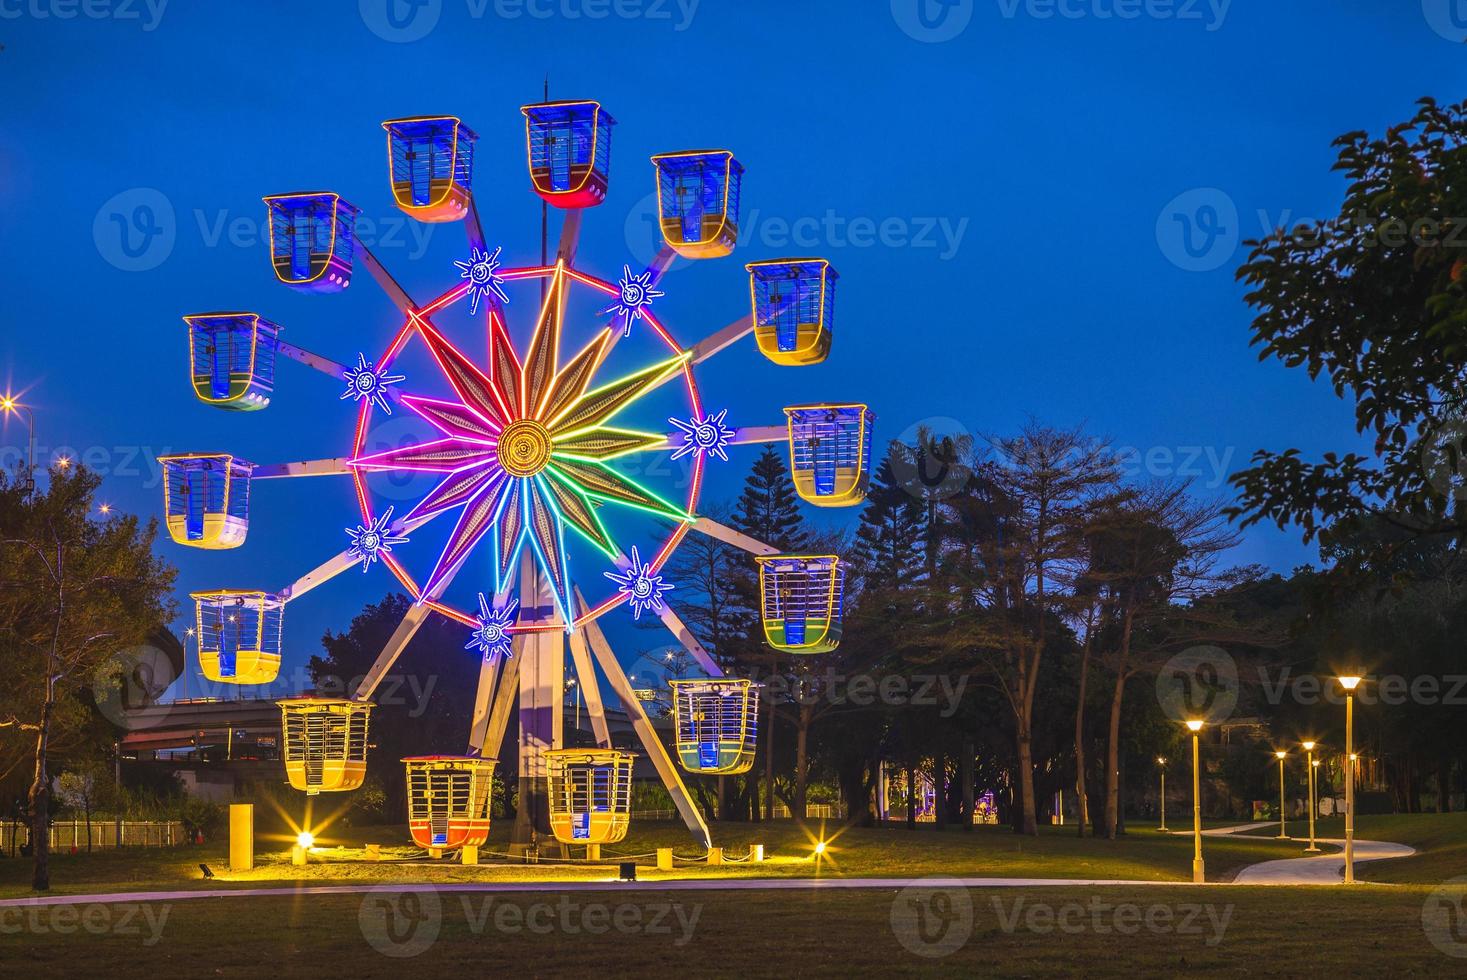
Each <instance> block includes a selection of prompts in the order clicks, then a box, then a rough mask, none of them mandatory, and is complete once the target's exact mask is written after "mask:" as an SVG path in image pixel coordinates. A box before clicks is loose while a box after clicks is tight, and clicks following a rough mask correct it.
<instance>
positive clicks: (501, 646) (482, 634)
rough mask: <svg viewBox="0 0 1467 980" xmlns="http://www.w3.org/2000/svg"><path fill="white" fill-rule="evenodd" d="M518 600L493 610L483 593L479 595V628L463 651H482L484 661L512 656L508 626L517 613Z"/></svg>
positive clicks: (512, 600)
mask: <svg viewBox="0 0 1467 980" xmlns="http://www.w3.org/2000/svg"><path fill="white" fill-rule="evenodd" d="M519 608H520V603H519V600H518V599H511V600H510V601H509V605H507V606H505V607H504V608H503V609H494V608H491V607H490V605H489V600H488V599H487V598H485V596H484V593H482V592H480V593H479V617H478V618H479V627H478V629H476V630H474V635H473V637H472V638H471V639H470V640H469V642H468V645H467V646H465V647H464V649H465V650H482V651H483V653H484V659H485V660H497V659H498V658H500V657H512V656H514V654H513V652H512V650H511V646H510V632H509V626H510V624H511V623H513V622H514V617H515V613H516V612H518V611H519Z"/></svg>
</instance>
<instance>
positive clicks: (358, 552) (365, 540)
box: [346, 507, 408, 574]
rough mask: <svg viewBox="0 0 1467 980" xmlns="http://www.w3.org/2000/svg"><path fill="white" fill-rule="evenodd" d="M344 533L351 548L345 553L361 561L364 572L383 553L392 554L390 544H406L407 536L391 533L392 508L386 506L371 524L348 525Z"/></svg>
mask: <svg viewBox="0 0 1467 980" xmlns="http://www.w3.org/2000/svg"><path fill="white" fill-rule="evenodd" d="M346 533H347V534H348V535H350V537H351V548H350V549H349V550H348V551H347V554H349V555H351V556H352V557H353V558H355V559H356V560H357V561H359V562H361V563H362V572H363V573H364V574H365V573H366V571H367V569H368V568H369V567H370V566H371V564H372V563H373V562H374V561H376V560H377V559H379V558H381V557H382V556H383V555H390V554H392V546H393V545H395V544H407V540H408V539H407V538H406V537H404V536H401V535H396V534H393V533H392V508H391V507H389V508H387V510H386V511H384V512H383V514H382V516H381V517H379V518H377V519H376V520H375V521H373V522H372V523H371V524H358V525H357V526H356V527H349V528H347V529H346Z"/></svg>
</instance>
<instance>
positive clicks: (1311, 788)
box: [1303, 742, 1319, 854]
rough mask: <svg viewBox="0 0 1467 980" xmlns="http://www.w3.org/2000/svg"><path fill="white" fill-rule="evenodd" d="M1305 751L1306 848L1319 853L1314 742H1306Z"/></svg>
mask: <svg viewBox="0 0 1467 980" xmlns="http://www.w3.org/2000/svg"><path fill="white" fill-rule="evenodd" d="M1303 744H1304V751H1305V752H1306V753H1308V755H1307V757H1306V759H1307V761H1308V763H1309V846H1308V847H1306V848H1304V853H1305V854H1318V853H1319V847H1318V846H1317V845H1316V844H1315V843H1314V810H1315V803H1314V801H1315V799H1316V797H1315V787H1316V786H1317V785H1318V782H1317V781H1316V779H1315V775H1316V773H1315V770H1314V767H1315V766H1317V765H1319V763H1318V762H1315V761H1314V743H1313V742H1305V743H1303Z"/></svg>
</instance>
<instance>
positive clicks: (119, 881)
mask: <svg viewBox="0 0 1467 980" xmlns="http://www.w3.org/2000/svg"><path fill="white" fill-rule="evenodd" d="M508 832H509V827H508V821H505V822H504V823H503V825H502V826H498V827H496V828H495V832H494V834H493V836H492V837H491V840H490V843H489V845H488V847H487V848H486V850H490V851H503V850H504V849H505V848H506V845H507V835H508ZM822 835H826V836H828V837H829V845H828V846H829V850H828V854H827V857H826V858H824V859H822V860H821V861H819V862H818V864H817V863H816V862H815V861H814V860H813V850H814V844H815V841H816V839H818V838H819V837H820V836H822ZM318 836H319V838H320V843H321V844H323V845H327V846H328V848H329V847H330V846H332V845H336V844H338V843H340V844H344V845H347V849H346V850H343V851H341V852H335V851H333V850H330V849H327V850H322V851H319V852H317V853H316V854H313V856H312V861H311V863H310V864H309V865H308V866H307V867H305V868H297V867H293V866H292V865H291V864H290V862H289V850H288V844H287V842H286V841H284V840H283V839H275V840H267V839H263V838H262V839H260V840H259V841H257V845H256V851H257V862H258V867H257V868H256V869H255V870H254V871H253V872H249V873H244V874H237V875H236V874H231V873H229V872H228V871H227V870H226V869H227V864H228V862H227V856H226V855H227V852H226V846H225V842H224V841H218V842H215V843H212V844H205V845H203V846H198V847H195V846H189V847H181V848H171V849H155V850H144V849H138V850H125V851H121V852H117V851H100V852H94V853H92V854H78V855H70V854H57V855H53V857H52V862H51V879H52V891H53V892H54V893H56V894H78V893H86V892H95V891H101V890H158V889H176V888H193V887H208V888H221V887H254V886H259V885H262V884H268V883H272V882H273V883H290V882H296V881H304V882H311V883H323V884H324V883H331V882H350V881H367V882H378V881H427V882H437V883H443V884H447V883H451V882H453V881H526V880H597V879H602V880H604V879H605V878H606V877H607V874H608V872H607V867H606V864H605V863H603V864H602V865H595V866H586V865H570V866H567V865H556V864H541V865H538V866H532V867H531V866H526V865H524V864H521V863H515V864H509V863H504V862H496V863H491V859H490V858H489V857H487V856H486V857H485V863H484V864H481V865H479V866H477V867H464V866H462V865H459V864H454V863H450V862H446V861H436V862H434V861H426V860H411V859H412V858H413V857H414V856H415V855H419V854H421V852H419V851H416V850H415V849H413V848H409V847H406V846H404V842H405V841H406V839H407V835H406V832H405V829H404V828H402V827H373V828H356V829H351V830H341V831H338V832H333V831H331V830H326V831H322V832H321V833H320V834H319V835H318ZM714 840H715V842H716V843H718V844H720V845H722V846H723V847H724V848H725V849H726V851H727V853H728V855H729V856H730V857H733V858H737V857H741V856H743V855H744V854H746V853H747V852H748V850H749V845H750V844H752V843H755V842H759V843H763V844H764V845H765V853H766V857H767V860H766V861H765V862H764V863H762V864H751V863H743V864H730V865H725V866H723V867H717V868H710V867H709V866H707V865H706V864H704V863H695V862H694V861H693V860H692V859H695V858H696V857H697V856H698V855H699V854H700V851H699V849H698V848H697V847H696V846H695V845H694V844H693V842H692V840H691V839H690V837H689V836H688V832H687V830H686V829H685V828H684V827H682V825H680V824H674V823H646V822H644V823H641V824H639V825H637V826H635V827H634V828H633V832H632V835H631V836H630V837H628V839H627V840H626V841H624V842H622V843H621V844H618V845H616V846H614V847H612V846H608V847H606V848H604V849H603V851H602V857H603V861H604V862H614V861H615V860H617V859H618V858H620V857H623V856H637V857H636V859H637V860H638V863H639V864H640V865H642V866H643V867H644V869H645V870H644V871H643V872H642V876H643V877H646V878H657V877H659V873H658V872H657V871H656V870H655V868H653V867H649V866H652V865H654V864H655V862H654V858H653V854H652V852H653V851H655V849H656V848H658V847H671V848H673V849H674V853H675V854H677V855H679V856H680V857H686V858H688V859H689V860H688V861H679V864H678V866H677V868H676V869H675V870H674V872H672V873H671V874H670V875H669V874H663V875H661V876H662V877H676V878H690V877H751V876H758V877H780V878H804V877H811V876H815V875H821V876H837V877H905V876H921V875H959V876H965V877H968V876H972V877H1034V878H1099V879H1135V880H1141V881H1188V880H1190V878H1191V861H1192V842H1191V839H1190V838H1187V837H1181V836H1172V835H1164V834H1159V833H1157V832H1156V831H1155V830H1151V829H1145V830H1136V831H1133V832H1131V833H1130V834H1128V835H1126V836H1125V837H1123V838H1121V839H1120V840H1116V841H1106V840H1095V839H1093V838H1088V837H1087V838H1085V839H1083V840H1082V839H1079V838H1077V837H1075V836H1074V834H1073V831H1072V830H1070V829H1066V828H1060V827H1045V828H1043V829H1042V830H1041V832H1040V835H1039V837H1038V838H1026V837H1021V836H1019V835H1016V834H1014V833H1012V832H1011V831H1009V830H1008V829H1007V828H1002V827H976V828H974V829H973V831H972V832H970V833H964V832H962V831H961V830H958V829H956V828H954V829H950V830H947V831H943V832H938V831H936V830H934V829H931V828H928V829H923V830H917V831H909V830H906V829H889V828H882V829H850V830H846V831H844V832H839V831H838V830H837V829H836V828H835V827H834V826H832V827H829V828H825V829H822V828H821V827H820V826H819V825H818V824H815V825H811V827H810V828H809V829H808V830H802V829H801V828H800V827H798V826H797V825H795V824H793V823H792V822H790V821H776V822H775V823H773V824H752V825H751V824H722V825H718V826H716V827H715V829H714ZM373 841H375V842H378V843H380V844H382V845H383V854H384V856H385V857H387V858H389V860H387V861H384V862H381V863H372V862H368V861H366V860H364V853H363V852H362V851H361V850H360V849H359V846H360V845H361V844H364V843H368V842H373ZM1204 850H1205V856H1206V859H1207V871H1208V879H1209V880H1211V881H1223V880H1227V879H1228V878H1229V877H1230V876H1231V875H1232V874H1233V873H1234V872H1236V871H1237V869H1238V868H1240V867H1242V866H1243V865H1246V864H1252V863H1254V862H1257V861H1267V860H1270V859H1272V858H1278V857H1290V856H1293V855H1294V853H1295V852H1296V850H1297V848H1296V847H1295V846H1293V845H1290V844H1289V843H1287V842H1285V843H1282V844H1280V843H1279V842H1277V841H1273V840H1268V839H1264V838H1226V837H1221V838H1208V839H1207V840H1206V842H1205V843H1204ZM200 862H204V863H207V864H209V865H210V866H211V868H212V869H213V870H214V871H215V872H216V874H218V876H219V880H218V881H216V882H205V881H203V880H202V878H203V876H202V874H201V873H200V871H199V869H198V865H199V863H200ZM29 881H30V862H29V861H26V860H21V859H16V860H9V859H6V860H0V897H15V896H20V895H26V894H29V893H30V889H29Z"/></svg>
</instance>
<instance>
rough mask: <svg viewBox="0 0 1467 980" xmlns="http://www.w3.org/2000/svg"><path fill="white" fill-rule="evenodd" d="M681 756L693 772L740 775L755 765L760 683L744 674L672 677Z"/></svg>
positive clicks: (675, 726) (684, 764) (676, 729)
mask: <svg viewBox="0 0 1467 980" xmlns="http://www.w3.org/2000/svg"><path fill="white" fill-rule="evenodd" d="M667 683H668V685H669V686H670V687H671V688H672V714H673V725H674V729H675V731H676V733H677V756H678V762H679V763H680V764H681V765H682V767H683V768H684V769H686V770H687V771H688V772H691V773H698V774H701V775H737V774H738V773H743V772H748V771H749V770H750V769H752V768H753V767H754V749H755V743H756V741H757V737H756V736H757V733H758V719H759V685H757V684H755V683H754V682H753V681H750V680H747V679H745V678H739V677H729V678H710V679H706V680H705V679H697V680H671V681H668V682H667Z"/></svg>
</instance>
